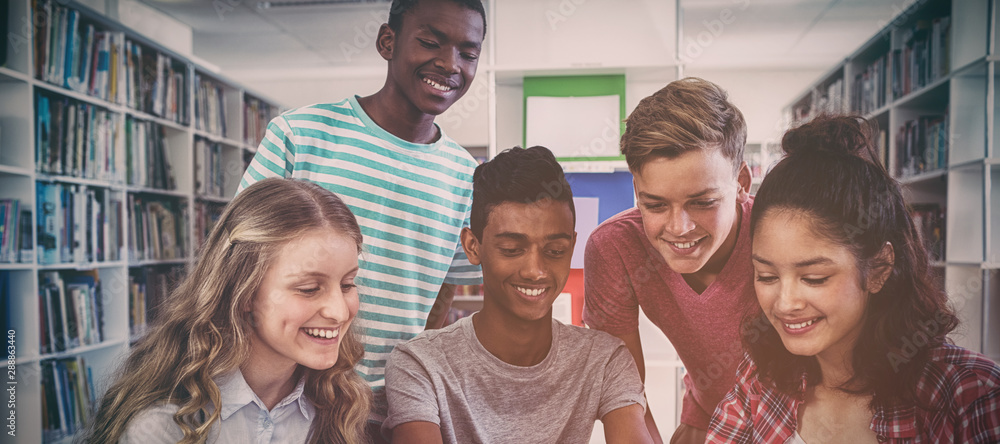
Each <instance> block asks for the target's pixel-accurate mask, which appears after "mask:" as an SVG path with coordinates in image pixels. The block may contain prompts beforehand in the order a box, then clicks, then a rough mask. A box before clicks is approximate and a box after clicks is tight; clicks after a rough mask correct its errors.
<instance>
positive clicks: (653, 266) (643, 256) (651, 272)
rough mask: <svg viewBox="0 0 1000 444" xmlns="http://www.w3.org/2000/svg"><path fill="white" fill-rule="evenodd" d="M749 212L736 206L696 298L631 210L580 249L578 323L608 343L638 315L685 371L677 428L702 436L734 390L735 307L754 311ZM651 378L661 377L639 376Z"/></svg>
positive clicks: (632, 326) (738, 313) (738, 352)
mask: <svg viewBox="0 0 1000 444" xmlns="http://www.w3.org/2000/svg"><path fill="white" fill-rule="evenodd" d="M752 205H753V199H750V200H748V201H747V202H746V203H744V204H743V205H742V219H741V221H740V225H739V232H738V233H737V240H736V246H735V247H734V248H733V252H732V254H731V255H730V257H729V261H728V262H726V265H725V266H724V267H723V269H722V272H721V273H720V274H719V276H718V277H717V278H716V280H715V282H713V283H712V284H711V285H709V286H708V288H706V289H705V291H703V292H702V293H701V294H698V293H696V292H695V291H694V290H692V289H691V286H689V285H688V284H687V282H685V281H684V278H683V277H682V276H681V275H680V273H677V272H675V271H673V270H672V269H670V267H669V266H668V265H667V263H666V261H664V260H663V256H661V255H660V253H659V252H658V251H657V250H656V249H655V248H654V247H653V245H652V244H650V243H649V239H647V238H646V233H645V231H644V230H643V225H642V216H641V215H640V214H639V209H638V208H632V209H630V210H626V211H624V212H622V213H619V214H618V215H616V216H614V217H612V218H611V219H608V220H606V221H604V223H602V224H601V225H599V226H598V227H597V228H596V229H595V230H594V232H593V233H592V234H591V235H590V239H589V240H588V241H587V247H586V248H587V249H586V251H585V256H584V292H585V302H584V307H583V321H584V322H585V323H586V324H587V325H589V326H590V327H592V328H596V329H598V330H603V331H606V332H608V333H611V334H612V335H616V336H618V335H623V334H628V333H634V332H636V331H638V329H639V309H640V308H641V309H642V311H643V313H645V314H646V317H648V318H649V320H650V321H652V322H653V324H655V325H656V326H657V327H659V328H660V330H661V331H663V334H665V335H666V336H667V339H669V340H670V342H671V343H672V344H673V346H674V349H675V350H676V351H677V355H678V356H679V357H680V359H681V361H683V363H684V367H685V368H686V370H687V374H686V375H685V376H684V384H685V386H686V387H687V391H686V393H685V394H684V401H683V407H682V410H681V422H682V423H684V424H688V425H691V426H694V427H697V428H699V429H702V430H705V429H707V428H708V423H709V420H710V419H711V415H712V412H713V411H715V406H716V405H717V404H718V403H719V402H720V401H721V400H722V398H723V397H724V396H725V395H726V393H727V392H728V391H729V390H730V389H731V388H732V387H733V384H735V382H736V368H737V366H738V365H739V363H740V361H741V360H742V359H743V348H742V346H741V344H740V336H739V325H740V321H741V317H742V316H743V311H744V308H743V307H746V306H747V304H748V303H752V304H754V306H756V304H757V298H756V296H755V293H754V288H753V265H752V264H751V263H750V254H751V252H750V208H751V206H752ZM657 377H663V376H661V375H656V374H648V373H647V375H646V378H657Z"/></svg>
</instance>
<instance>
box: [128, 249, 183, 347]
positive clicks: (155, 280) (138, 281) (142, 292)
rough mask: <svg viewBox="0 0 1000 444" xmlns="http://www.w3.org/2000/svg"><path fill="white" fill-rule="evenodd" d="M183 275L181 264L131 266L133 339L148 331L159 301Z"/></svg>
mask: <svg viewBox="0 0 1000 444" xmlns="http://www.w3.org/2000/svg"><path fill="white" fill-rule="evenodd" d="M183 276H184V267H183V266H180V265H173V266H171V265H165V266H150V267H135V268H131V269H129V274H128V295H129V316H128V325H129V332H130V335H131V338H132V339H133V340H137V339H138V338H140V337H142V336H143V335H145V334H146V332H147V330H148V328H149V325H150V323H151V322H153V321H154V320H156V317H157V309H158V307H159V306H160V303H161V302H162V301H163V300H164V299H165V298H166V297H167V296H168V295H169V294H170V291H171V290H172V289H174V288H176V287H177V285H178V284H179V283H180V281H181V279H182V278H183Z"/></svg>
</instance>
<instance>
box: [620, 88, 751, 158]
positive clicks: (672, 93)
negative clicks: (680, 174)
mask: <svg viewBox="0 0 1000 444" xmlns="http://www.w3.org/2000/svg"><path fill="white" fill-rule="evenodd" d="M746 141H747V125H746V121H745V120H744V119H743V113H741V112H740V110H739V109H738V108H736V106H734V105H733V104H732V103H730V102H729V95H728V94H727V93H726V91H725V90H723V89H722V88H721V87H719V85H716V84H714V83H712V82H709V81H707V80H704V79H700V78H697V77H686V78H683V79H680V80H676V81H673V82H670V84H668V85H667V86H665V87H663V89H661V90H659V91H657V92H655V93H653V95H651V96H649V97H646V98H645V99H642V101H640V102H639V105H638V106H637V107H636V108H635V110H634V111H632V114H630V115H629V116H628V119H627V120H626V121H625V134H623V135H622V139H621V151H622V154H624V155H625V161H626V162H627V163H628V168H629V170H630V171H632V172H633V173H637V172H639V170H640V169H641V168H642V167H643V166H644V165H645V164H646V162H648V161H649V160H651V159H654V158H658V157H667V158H674V157H677V156H679V155H681V154H682V153H685V152H687V151H691V150H696V149H707V148H714V147H719V148H720V149H721V150H722V154H723V155H724V156H726V158H727V159H730V160H732V161H733V172H734V174H735V173H736V172H737V171H739V168H740V164H742V162H743V147H744V145H746Z"/></svg>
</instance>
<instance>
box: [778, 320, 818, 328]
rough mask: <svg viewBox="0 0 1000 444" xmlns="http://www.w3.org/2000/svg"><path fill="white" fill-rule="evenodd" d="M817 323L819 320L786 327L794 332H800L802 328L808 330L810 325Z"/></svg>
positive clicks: (786, 325)
mask: <svg viewBox="0 0 1000 444" xmlns="http://www.w3.org/2000/svg"><path fill="white" fill-rule="evenodd" d="M816 321H817V319H813V320H811V321H806V322H803V323H801V324H785V327H788V328H790V329H792V330H798V329H800V328H806V327H808V326H810V325H813V323H815V322H816Z"/></svg>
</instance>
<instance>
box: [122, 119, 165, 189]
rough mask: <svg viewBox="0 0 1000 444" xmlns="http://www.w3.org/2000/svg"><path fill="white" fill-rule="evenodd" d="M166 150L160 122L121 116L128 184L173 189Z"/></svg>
mask: <svg viewBox="0 0 1000 444" xmlns="http://www.w3.org/2000/svg"><path fill="white" fill-rule="evenodd" d="M170 149H171V147H170V144H169V143H168V142H167V138H166V136H165V134H164V130H163V127H162V126H161V125H159V124H157V123H156V122H150V121H146V120H139V119H133V118H132V117H131V116H129V117H127V118H126V119H125V153H126V164H127V166H126V175H127V176H128V183H129V184H130V185H138V186H142V187H147V188H156V189H160V190H173V189H176V188H177V181H176V179H175V178H174V171H173V168H172V166H171V162H170V157H171V156H170V154H169V153H170Z"/></svg>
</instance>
